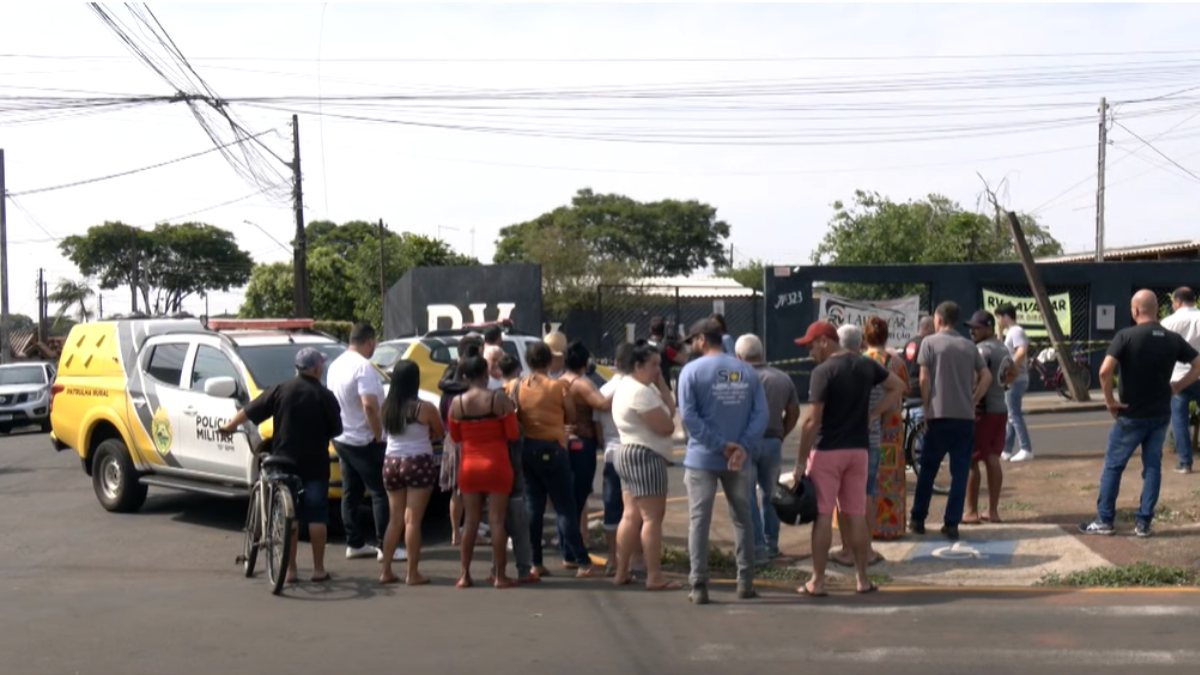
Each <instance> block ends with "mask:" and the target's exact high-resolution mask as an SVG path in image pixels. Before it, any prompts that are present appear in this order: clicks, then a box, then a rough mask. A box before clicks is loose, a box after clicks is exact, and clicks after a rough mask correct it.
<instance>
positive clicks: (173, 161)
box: [8, 129, 275, 197]
mask: <svg viewBox="0 0 1200 675" xmlns="http://www.w3.org/2000/svg"><path fill="white" fill-rule="evenodd" d="M273 131H275V129H268V130H267V131H262V132H259V133H257V134H254V136H253V137H252V138H256V137H258V136H263V135H265V134H269V133H271V132H273ZM248 140H251V139H238V140H235V141H231V142H230V143H227V144H225V145H224V146H221V147H214V148H209V149H208V150H202V151H200V152H194V153H192V154H190V155H184V156H182V157H176V158H175V159H169V160H166V161H164V162H158V163H157V164H151V165H149V166H143V167H139V168H137V169H129V170H128V171H119V172H117V173H110V174H108V175H106V176H97V177H95V178H87V179H84V180H77V181H73V182H70V183H62V184H61V185H51V186H48V187H40V188H34V189H32V190H18V191H16V192H9V193H8V194H9V196H10V197H24V196H26V195H36V194H40V193H43V192H53V191H55V190H65V189H66V188H73V187H79V186H81V185H91V184H92V183H99V182H101V181H106V180H112V179H113V178H123V177H125V176H132V175H134V174H138V173H142V172H143V171H150V170H152V169H159V168H162V167H164V166H170V165H171V164H178V163H179V162H183V161H186V160H189V159H195V158H196V157H202V156H204V155H207V154H210V153H213V152H218V151H220V150H222V149H223V148H224V147H229V146H231V145H237V144H239V143H245V142H246V141H248Z"/></svg>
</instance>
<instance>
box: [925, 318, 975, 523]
mask: <svg viewBox="0 0 1200 675" xmlns="http://www.w3.org/2000/svg"><path fill="white" fill-rule="evenodd" d="M933 323H934V327H935V328H936V330H937V332H936V333H934V334H933V335H930V336H929V337H927V338H925V340H924V341H922V342H921V352H920V354H918V355H917V364H918V365H919V366H920V368H921V376H920V380H921V400H922V402H923V406H924V408H925V420H926V432H925V447H924V449H923V450H922V452H921V466H920V467H919V471H918V474H917V493H916V495H914V496H913V506H912V516H911V518H910V519H909V524H908V526H909V529H910V530H911V531H912V532H913V533H914V534H925V517H926V516H928V515H929V501H930V500H931V499H932V498H933V481H934V479H935V478H937V474H938V470H939V469H940V468H941V465H942V459H944V458H945V457H946V456H947V455H949V456H950V495H949V496H948V497H947V498H946V515H945V521H944V522H945V525H944V526H943V527H942V534H944V535H946V538H947V539H950V540H951V541H954V540H957V539H958V524H959V523H960V522H961V521H962V514H963V501H964V499H965V498H966V492H967V473H968V471H969V470H970V467H971V450H972V448H973V446H974V444H975V405H976V404H977V403H978V402H979V401H980V400H982V399H983V395H984V393H986V392H987V388H988V386H990V385H991V383H992V374H991V372H989V371H988V369H987V364H986V363H984V362H983V357H982V356H980V355H979V351H978V350H976V349H975V345H974V344H972V343H971V341H970V340H968V339H966V338H965V337H963V336H962V335H961V334H960V333H959V332H958V330H957V329H955V326H957V325H958V305H956V304H954V303H953V302H943V303H942V304H940V305H938V306H937V309H936V310H934V313H933Z"/></svg>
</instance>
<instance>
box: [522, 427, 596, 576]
mask: <svg viewBox="0 0 1200 675" xmlns="http://www.w3.org/2000/svg"><path fill="white" fill-rule="evenodd" d="M521 464H522V467H521V468H522V469H523V470H524V471H525V496H526V503H527V504H528V506H529V538H530V542H531V543H532V544H533V564H534V565H535V566H540V565H541V564H542V528H543V525H544V523H545V520H546V498H547V497H549V498H550V501H551V503H553V504H554V513H555V519H556V521H557V524H558V531H559V532H562V533H563V535H562V540H563V544H564V546H565V547H566V550H567V553H568V554H569V555H570V556H571V557H570V558H569V559H570V560H572V561H575V562H576V563H579V564H580V565H585V566H586V565H590V564H591V558H590V557H589V556H588V551H587V547H586V546H585V545H584V543H583V537H582V535H581V534H580V532H579V510H578V509H577V508H576V506H575V495H574V494H573V493H572V485H571V478H572V477H571V464H570V461H569V460H568V459H567V451H566V450H564V449H563V447H562V446H561V445H559V444H558V443H555V442H553V441H538V440H534V439H532V438H527V439H525V446H524V448H523V450H522V454H521Z"/></svg>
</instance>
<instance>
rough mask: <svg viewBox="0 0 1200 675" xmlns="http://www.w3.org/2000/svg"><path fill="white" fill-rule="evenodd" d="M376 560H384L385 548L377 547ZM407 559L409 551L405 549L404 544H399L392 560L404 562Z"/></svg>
mask: <svg viewBox="0 0 1200 675" xmlns="http://www.w3.org/2000/svg"><path fill="white" fill-rule="evenodd" d="M375 560H377V561H379V562H383V549H381V548H377V549H375ZM405 560H408V551H405V550H404V547H402V546H397V547H396V552H395V553H393V554H392V562H404V561H405Z"/></svg>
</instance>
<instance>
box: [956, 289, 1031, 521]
mask: <svg viewBox="0 0 1200 675" xmlns="http://www.w3.org/2000/svg"><path fill="white" fill-rule="evenodd" d="M967 327H968V328H970V329H971V340H972V341H974V342H975V346H976V347H978V348H979V355H980V356H982V357H983V362H984V363H985V364H987V368H988V370H989V371H990V372H991V373H992V383H991V384H990V385H989V386H988V388H987V393H985V394H984V396H983V400H981V401H980V402H979V407H978V408H976V411H975V451H974V452H973V453H972V454H971V472H970V474H969V475H968V477H967V505H966V512H965V513H963V519H962V522H963V524H964V525H978V524H979V523H980V522H981V520H986V521H988V522H992V523H998V522H1000V511H999V505H1000V489H1001V487H1002V486H1003V484H1004V473H1003V469H1002V468H1001V467H1000V453H1002V452H1004V427H1005V425H1007V424H1008V408H1007V407H1006V406H1005V404H1004V390H1005V388H1007V387H1008V385H1009V384H1010V383H1011V382H1012V381H1013V379H1014V378H1015V377H1016V375H1017V369H1016V365H1015V364H1014V363H1013V360H1012V356H1010V355H1009V352H1008V348H1007V347H1005V346H1004V343H1003V342H1001V341H1000V340H998V339H996V319H995V317H993V316H992V315H991V314H990V313H988V312H986V311H984V310H982V309H981V310H979V311H978V312H975V314H974V315H972V316H971V320H970V321H968V322H967ZM981 463H982V464H983V465H984V466H985V467H987V482H988V512H987V515H986V516H983V517H982V519H981V518H980V515H979V484H980V482H981V478H982V477H981V476H980V471H979V465H980V464H981Z"/></svg>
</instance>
